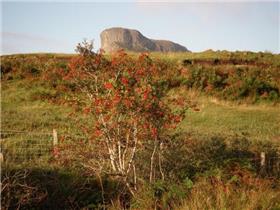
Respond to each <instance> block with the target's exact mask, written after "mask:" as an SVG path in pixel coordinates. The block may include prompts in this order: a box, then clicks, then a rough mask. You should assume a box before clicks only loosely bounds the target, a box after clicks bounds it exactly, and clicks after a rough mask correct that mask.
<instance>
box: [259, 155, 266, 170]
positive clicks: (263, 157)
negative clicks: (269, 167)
mask: <svg viewBox="0 0 280 210" xmlns="http://www.w3.org/2000/svg"><path fill="white" fill-rule="evenodd" d="M260 169H261V171H260V172H261V173H262V174H264V173H265V152H261V168H260Z"/></svg>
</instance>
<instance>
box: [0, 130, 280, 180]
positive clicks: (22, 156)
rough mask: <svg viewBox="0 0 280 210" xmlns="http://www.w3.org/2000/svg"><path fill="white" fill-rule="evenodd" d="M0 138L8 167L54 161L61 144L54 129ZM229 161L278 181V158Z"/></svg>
mask: <svg viewBox="0 0 280 210" xmlns="http://www.w3.org/2000/svg"><path fill="white" fill-rule="evenodd" d="M62 136H63V138H64V139H65V138H66V139H83V138H85V137H81V136H77V135H65V134H61V136H60V137H62ZM0 137H1V138H0V142H1V153H0V159H1V160H0V161H1V162H2V163H4V164H10V165H17V164H21V165H22V164H36V163H48V162H49V161H50V160H51V159H55V158H56V148H57V146H58V145H60V144H61V142H59V139H60V138H58V134H57V131H56V130H55V129H54V130H53V131H52V132H29V131H16V130H5V131H1V135H0ZM231 160H233V161H236V162H240V161H241V162H242V161H247V162H248V163H250V165H251V166H253V167H254V168H255V169H256V170H257V171H258V172H259V173H260V174H264V175H273V176H278V177H280V154H277V153H273V154H271V153H265V152H260V153H256V154H254V157H252V156H250V157H248V156H247V157H246V156H245V157H244V156H242V155H241V156H240V155H236V156H235V157H233V158H231Z"/></svg>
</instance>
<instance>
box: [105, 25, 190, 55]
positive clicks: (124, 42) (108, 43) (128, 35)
mask: <svg viewBox="0 0 280 210" xmlns="http://www.w3.org/2000/svg"><path fill="white" fill-rule="evenodd" d="M100 38H101V48H102V49H104V50H105V51H106V52H111V51H116V50H119V49H126V50H129V51H135V52H143V51H159V52H188V51H189V50H188V49H187V48H186V47H184V46H182V45H179V44H177V43H174V42H171V41H167V40H154V39H149V38H147V37H145V36H144V35H142V34H141V33H140V32H139V31H137V30H132V29H126V28H109V29H106V30H104V31H102V33H101V34H100Z"/></svg>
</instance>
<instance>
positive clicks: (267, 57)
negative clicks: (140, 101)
mask: <svg viewBox="0 0 280 210" xmlns="http://www.w3.org/2000/svg"><path fill="white" fill-rule="evenodd" d="M132 55H133V56H136V54H132ZM72 56H73V55H64V54H61V55H60V54H56V55H54V54H38V55H37V54H30V55H14V56H10V57H9V56H4V57H5V59H6V58H9V59H7V60H8V63H10V64H9V65H11V66H13V62H15V60H17V59H19V60H17V65H16V68H18V69H12V68H10V67H9V65H8V64H7V68H6V70H7V73H6V75H5V74H4V77H3V78H4V79H3V80H2V83H1V86H2V91H1V99H2V100H1V105H2V111H1V122H2V125H1V130H2V132H1V149H2V152H4V153H6V154H7V152H8V153H10V157H16V158H15V159H13V160H12V161H13V162H12V161H11V163H12V164H10V166H11V168H4V170H3V171H4V173H2V180H3V178H4V181H5V182H4V184H5V186H8V187H6V188H5V190H6V191H5V192H6V193H5V192H4V193H3V195H4V194H5V195H8V197H5V198H3V199H8V200H3V199H2V200H1V201H2V203H4V204H5V205H8V206H9V204H10V205H11V206H12V205H14V204H15V206H14V208H16V207H18V205H21V204H22V205H23V206H24V207H25V208H28V209H31V208H34V209H38V208H47V206H48V205H49V206H50V208H51V207H53V206H55V205H61V206H62V207H61V209H67V208H73V209H75V208H78V207H79V208H82V207H84V208H97V206H99V207H100V208H101V206H102V205H103V203H102V202H103V201H101V200H100V199H102V198H101V197H102V196H101V192H100V190H101V189H100V188H102V186H101V185H100V183H99V181H100V180H91V181H90V178H93V179H96V178H97V177H95V176H96V174H93V173H90V172H89V171H86V170H84V169H83V168H81V164H79V161H81V160H82V161H86V158H84V159H83V155H84V154H87V152H90V153H91V155H93V156H94V154H93V153H94V152H92V150H87V149H89V148H84V147H85V144H84V145H83V144H81V145H78V144H77V145H74V146H75V149H77V148H78V149H79V151H81V152H80V153H79V154H78V155H80V156H81V157H76V156H75V155H74V157H72V156H73V154H72V153H71V149H69V151H70V152H69V153H71V154H70V155H72V156H71V158H72V159H70V162H68V165H67V164H66V165H63V163H62V164H61V165H59V164H60V163H59V161H61V162H63V161H64V160H63V159H61V160H60V159H59V160H58V161H55V160H53V159H52V157H53V155H52V153H51V152H52V148H53V147H52V144H51V143H52V142H51V140H52V136H51V135H52V134H51V133H52V129H54V128H55V129H57V131H58V135H59V140H60V137H61V136H62V135H70V136H75V135H79V136H81V135H82V134H83V131H82V128H81V125H83V124H87V125H88V124H89V120H90V119H87V117H86V116H85V115H83V114H82V113H81V112H79V111H78V114H77V115H75V116H74V117H73V116H70V115H71V113H72V111H73V110H74V109H76V108H77V107H76V106H72V105H69V104H68V105H67V104H61V103H59V100H60V99H65V98H67V97H70V94H73V93H71V92H67V91H66V92H63V91H61V90H59V89H58V88H57V87H58V85H61V84H62V83H63V81H60V80H61V79H57V78H56V77H55V76H54V78H55V79H56V81H52V80H51V81H50V82H49V81H45V80H43V79H42V78H43V77H41V73H42V72H44V73H45V72H48V71H51V70H52V69H53V68H56V67H63V68H65V69H67V61H68V60H69V59H70V58H71V57H72ZM151 56H152V57H153V58H161V59H163V60H165V61H167V63H168V65H166V67H165V64H164V65H163V70H166V69H165V68H167V70H168V73H170V75H173V74H171V73H172V71H173V68H174V69H175V70H176V68H177V67H178V68H180V67H181V63H182V60H183V59H210V60H211V59H212V60H213V59H216V58H218V59H230V58H231V57H232V56H233V57H235V58H237V59H239V58H241V59H242V58H243V57H244V56H245V57H244V59H245V60H246V59H247V60H256V61H258V62H260V63H262V62H263V63H268V64H269V65H271V66H273V75H274V77H273V78H272V80H273V81H274V80H275V78H277V77H276V76H277V75H276V73H277V72H275V71H274V70H275V69H277V66H278V65H279V63H280V62H279V55H272V54H270V53H259V54H255V53H251V52H236V53H231V52H223V51H222V52H213V51H206V52H202V53H177V54H176V53H167V54H160V53H152V54H151ZM1 58H2V57H1ZM14 59H15V60H14ZM56 59H57V60H56ZM30 60H31V61H30ZM49 60H50V61H49ZM29 62H30V63H29ZM32 62H33V63H32ZM24 63H26V64H30V65H23V64H24ZM33 64H34V65H35V64H36V65H35V66H36V69H35V70H36V71H35V70H34V69H33V68H30V67H32V65H33ZM226 65H227V64H226ZM169 67H172V68H171V69H170V68H169ZM208 67H209V68H211V65H210V66H208ZM222 67H223V66H221V68H222ZM228 67H231V66H228ZM11 69H12V70H11ZM206 71H207V70H206ZM26 72H27V73H26ZM38 72H39V73H38ZM275 75H276V76H275ZM164 76H167V77H168V76H169V74H167V75H163V78H164ZM55 79H54V80H55ZM171 79H172V78H171ZM57 80H58V81H57ZM276 83H277V82H276ZM53 84H55V85H57V86H54V85H53ZM74 94H77V93H74ZM177 96H184V98H185V100H187V101H188V105H189V109H188V110H187V111H186V118H185V119H184V121H183V122H181V124H180V127H179V128H178V130H177V131H178V133H179V134H180V135H181V136H179V138H178V139H177V137H174V139H171V140H170V142H171V143H170V145H171V149H170V148H169V149H170V150H168V151H166V152H167V153H168V154H170V157H169V156H168V155H167V156H166V157H169V159H168V161H169V162H168V161H167V162H165V165H164V166H165V167H166V174H169V176H170V177H171V178H170V180H168V181H166V182H163V183H162V184H160V185H159V186H158V187H157V188H155V186H149V187H150V188H152V189H151V190H149V189H144V188H145V185H143V186H144V187H143V186H140V188H141V187H143V192H140V193H139V195H137V196H138V197H139V200H137V202H138V203H137V202H136V203H137V205H136V204H135V206H133V202H132V203H131V204H132V205H131V209H155V206H156V205H158V207H159V208H162V209H168V208H171V209H179V210H185V209H277V208H279V207H280V206H279V199H280V197H279V196H280V195H279V184H278V182H274V180H272V181H271V180H270V179H267V177H265V178H264V179H259V178H256V177H252V176H253V175H256V174H255V173H257V167H255V166H254V165H251V166H250V167H248V168H249V170H251V171H249V172H248V174H245V175H244V174H242V175H240V174H239V172H240V171H241V172H243V168H241V169H240V171H239V172H238V173H237V174H230V170H231V167H232V165H231V164H233V165H234V164H237V165H238V164H240V165H238V166H239V167H243V166H244V167H245V168H246V167H247V166H248V165H250V164H251V163H250V162H249V161H248V160H247V159H246V158H249V159H250V158H254V157H255V156H254V155H255V154H257V155H259V152H260V151H263V150H262V148H259V147H257V150H256V151H254V149H255V143H256V142H262V143H265V144H266V145H269V146H271V148H270V147H269V148H268V150H269V149H270V150H271V154H272V156H273V157H274V156H275V154H276V153H277V152H279V149H278V148H279V147H278V145H279V143H278V141H279V140H280V107H279V106H280V105H279V103H274V102H273V101H272V102H271V101H268V100H266V101H261V100H260V101H258V102H257V103H254V104H252V103H250V102H249V103H248V102H247V101H246V98H244V99H241V100H238V101H234V100H231V101H229V100H221V99H218V98H216V97H214V96H213V95H212V96H211V94H208V93H207V92H201V91H200V90H198V89H197V90H194V89H187V85H186V84H183V83H180V84H179V87H178V86H175V87H170V89H169V93H168V97H169V98H172V97H177ZM9 131H10V132H9ZM12 131H21V132H18V133H17V132H12ZM185 134H186V135H185ZM189 137H190V138H189ZM212 137H217V138H216V140H215V138H213V139H212ZM219 137H221V139H222V140H221V139H220V140H219ZM235 137H237V138H235ZM240 137H244V139H245V140H249V141H250V143H247V142H246V141H244V142H242V141H241V140H240V139H242V138H240ZM73 139H75V137H74V138H73ZM228 139H229V140H231V139H235V140H238V141H239V140H240V142H239V144H238V141H236V142H237V143H236V144H238V145H235V142H234V141H232V142H231V143H229V144H228V141H227V140H228ZM181 140H182V141H181ZM196 140H197V141H196ZM271 142H274V143H275V145H277V146H275V145H274V144H271ZM170 145H169V146H170ZM72 146H73V145H72ZM247 147H249V148H247ZM261 147H262V145H261ZM91 149H92V148H91ZM254 152H255V153H254ZM77 153H78V152H77ZM83 153H84V154H83ZM15 154H16V155H15ZM19 154H20V155H19ZM236 154H239V156H238V157H239V159H238V160H237V162H234V161H236V160H234V157H235V156H234V155H236ZM142 155H143V159H141V158H140V159H141V160H138V161H140V162H141V161H142V162H145V163H146V165H147V164H148V163H149V160H148V156H145V153H144V154H142ZM6 157H9V156H5V155H4V158H5V160H7V158H6ZM85 157H87V156H86V155H85ZM89 157H92V156H89ZM139 157H142V156H139ZM242 157H243V159H242ZM63 158H65V157H63ZM75 158H76V159H75ZM79 158H81V159H79ZM23 160H27V163H29V166H28V168H25V167H26V166H25V165H24V163H23V162H22V161H23ZM72 160H75V161H76V162H75V163H74V161H73V162H71V161H72ZM65 161H67V158H65ZM89 161H90V160H89ZM238 161H239V162H238ZM242 161H245V162H242ZM77 162H78V163H77ZM142 162H141V163H142ZM75 164H78V166H77V167H76V165H75ZM242 164H243V165H242ZM74 165H75V166H74ZM275 165H277V163H276V164H275ZM2 166H4V165H2ZM67 167H68V168H67ZM248 168H246V170H247V169H248ZM215 170H218V171H221V174H222V175H223V180H218V182H214V184H213V180H212V179H219V175H217V174H215V173H212V171H215ZM278 170H279V169H278ZM167 172H168V173H167ZM277 172H278V171H277ZM72 173H73V174H72ZM138 173H139V174H140V173H145V167H143V171H140V170H139V172H138ZM236 175H237V176H238V179H242V178H248V177H249V179H248V180H249V181H248V180H247V182H245V181H244V182H239V181H238V180H236ZM17 176H18V177H17ZM271 176H272V175H271ZM273 176H274V178H275V179H277V180H278V181H279V173H278V175H273ZM277 176H278V177H277ZM186 177H187V178H190V179H192V180H191V181H190V182H191V183H193V185H192V186H191V187H190V186H189V187H187V189H183V188H181V187H182V184H183V183H180V181H182V180H181V179H183V178H184V179H185V178H186ZM201 177H202V178H201ZM204 178H205V179H204ZM106 179H107V178H105V180H104V187H105V199H107V200H106V208H107V207H108V208H110V209H118V208H119V209H123V208H122V207H123V202H130V200H129V198H123V197H122V196H124V194H121V192H120V188H119V186H118V184H119V183H113V182H114V181H116V180H113V182H112V183H111V181H110V180H109V181H108V180H106ZM166 179H168V176H166ZM175 180H176V181H175ZM188 180H189V179H188ZM254 180H255V182H253V183H251V181H254ZM140 181H141V182H142V181H143V180H140ZM90 182H93V183H90ZM143 182H144V181H143ZM177 182H178V183H177ZM272 185H273V186H272ZM17 186H20V187H17ZM179 186H180V187H179ZM225 187H226V188H225ZM153 188H155V189H153ZM77 189H80V190H77ZM158 191H160V192H162V193H163V195H162V197H160V195H158V194H157V193H158ZM7 192H8V193H7ZM141 193H142V194H141ZM14 194H15V195H16V196H10V195H14ZM113 194H114V195H113ZM53 195H56V196H53ZM9 196H10V197H9ZM157 196H159V197H157ZM176 196H179V198H176ZM36 199H37V200H36ZM40 199H41V200H40ZM3 201H4V202H3ZM11 201H12V202H11ZM177 201H178V203H176V202H177ZM9 202H11V203H9ZM164 205H165V207H163V206H164ZM139 206H140V207H139ZM170 206H172V207H170ZM2 207H3V206H2ZM24 207H23V208H24Z"/></svg>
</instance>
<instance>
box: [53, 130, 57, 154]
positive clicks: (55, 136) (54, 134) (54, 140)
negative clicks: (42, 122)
mask: <svg viewBox="0 0 280 210" xmlns="http://www.w3.org/2000/svg"><path fill="white" fill-rule="evenodd" d="M57 143H58V139H57V131H56V129H53V153H54V157H57V155H58V150H57Z"/></svg>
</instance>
